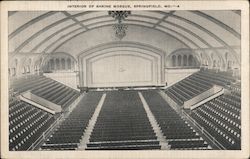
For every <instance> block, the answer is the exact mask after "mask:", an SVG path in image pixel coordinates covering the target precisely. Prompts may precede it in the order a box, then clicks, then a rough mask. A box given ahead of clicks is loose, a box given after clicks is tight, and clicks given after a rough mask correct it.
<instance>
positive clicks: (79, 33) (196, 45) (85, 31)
mask: <svg viewBox="0 0 250 159" xmlns="http://www.w3.org/2000/svg"><path fill="white" fill-rule="evenodd" d="M126 21H130V22H138V20H126ZM104 22H113V20H110V21H101V22H96V23H93V24H90V25H88V26H91V25H96V24H99V23H104ZM143 22H144V21H143ZM144 23H148V24H151V25H153V24H154V23H150V22H144ZM110 25H112V24H108V25H104V26H110ZM129 25H134V26H143V27H146V28H149V29H152V27H148V26H145V25H138V24H129ZM100 27H103V26H99V27H94V28H91V29H90V30H93V29H96V28H100ZM161 27H162V28H164V29H168V28H166V27H164V26H161ZM155 29H156V28H155ZM156 30H158V31H161V32H164V31H162V30H159V29H156ZM85 32H86V31H84V32H81V33H78V35H80V34H83V33H85ZM164 33H165V34H167V35H171V34H170V33H167V32H164ZM176 34H178V35H180V36H181V37H183V38H185V39H186V40H187V41H189V42H190V43H192V44H194V45H195V46H197V48H200V47H199V46H198V45H197V44H195V43H194V42H193V41H192V40H190V39H189V38H187V37H185V36H184V35H182V34H180V33H177V32H176ZM78 35H76V36H78ZM76 36H74V37H76ZM171 37H173V38H176V37H175V36H173V35H171ZM71 39H72V38H70V39H67V40H65V41H64V42H62V44H64V43H66V42H67V41H69V40H71ZM176 39H178V38H176ZM178 40H179V41H180V42H182V43H183V44H186V43H185V42H183V41H182V40H180V39H178ZM62 44H59V45H58V46H57V47H56V48H55V49H54V50H53V51H51V52H54V51H56V50H57V49H58V48H59V47H60V46H62ZM189 48H190V47H189Z"/></svg>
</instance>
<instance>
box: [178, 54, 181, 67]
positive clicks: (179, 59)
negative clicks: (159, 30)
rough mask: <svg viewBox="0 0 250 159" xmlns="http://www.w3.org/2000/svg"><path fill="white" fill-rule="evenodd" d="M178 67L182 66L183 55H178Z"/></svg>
mask: <svg viewBox="0 0 250 159" xmlns="http://www.w3.org/2000/svg"><path fill="white" fill-rule="evenodd" d="M178 66H181V55H178Z"/></svg>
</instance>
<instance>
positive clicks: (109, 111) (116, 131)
mask: <svg viewBox="0 0 250 159" xmlns="http://www.w3.org/2000/svg"><path fill="white" fill-rule="evenodd" d="M156 139H157V138H156V135H155V133H154V131H153V129H152V127H151V125H150V122H149V120H148V118H147V114H146V112H145V110H144V108H143V105H142V102H141V100H140V98H139V95H138V92H137V91H122V90H121V91H111V92H107V96H106V99H105V101H104V103H103V106H102V109H101V111H100V114H99V116H98V118H97V122H96V124H95V127H94V129H93V132H92V134H91V137H90V143H88V144H87V150H141V149H143V150H146V149H149V150H151V149H160V145H159V142H158V141H157V140H156Z"/></svg>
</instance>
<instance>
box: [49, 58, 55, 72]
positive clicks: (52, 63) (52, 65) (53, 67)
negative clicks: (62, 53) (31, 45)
mask: <svg viewBox="0 0 250 159" xmlns="http://www.w3.org/2000/svg"><path fill="white" fill-rule="evenodd" d="M49 63H50V69H51V70H54V69H55V63H54V60H53V59H50V62H49Z"/></svg>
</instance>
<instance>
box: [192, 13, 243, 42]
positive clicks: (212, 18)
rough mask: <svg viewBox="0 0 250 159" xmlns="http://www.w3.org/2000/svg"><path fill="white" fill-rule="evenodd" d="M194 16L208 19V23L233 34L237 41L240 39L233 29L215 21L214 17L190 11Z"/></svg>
mask: <svg viewBox="0 0 250 159" xmlns="http://www.w3.org/2000/svg"><path fill="white" fill-rule="evenodd" d="M190 12H192V13H194V14H196V15H199V16H201V17H203V18H206V19H209V20H210V21H212V22H213V23H215V24H217V25H219V26H220V27H222V28H223V29H225V30H227V31H228V32H230V33H231V34H233V35H234V36H235V37H236V38H238V39H241V35H240V34H239V33H238V32H237V31H235V30H234V29H233V28H231V27H230V26H228V25H226V24H225V23H223V22H221V21H219V20H217V19H215V18H214V17H212V16H210V15H207V14H205V13H203V12H200V11H190Z"/></svg>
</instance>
